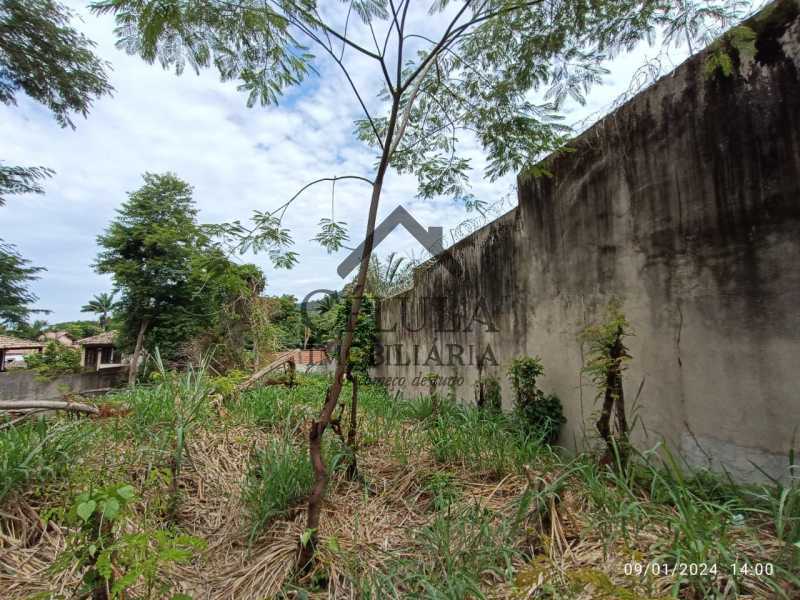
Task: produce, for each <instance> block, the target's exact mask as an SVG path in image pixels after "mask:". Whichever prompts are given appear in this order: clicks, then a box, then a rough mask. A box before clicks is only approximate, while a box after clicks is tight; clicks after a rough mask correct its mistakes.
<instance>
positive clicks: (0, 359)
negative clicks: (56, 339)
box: [0, 335, 44, 371]
mask: <svg viewBox="0 0 800 600" xmlns="http://www.w3.org/2000/svg"><path fill="white" fill-rule="evenodd" d="M43 348H44V344H43V343H41V342H33V341H31V340H23V339H20V338H15V337H11V336H9V335H0V371H5V370H6V367H7V366H22V365H21V364H17V363H23V362H24V357H25V355H26V354H30V353H31V352H41V351H42V349H43Z"/></svg>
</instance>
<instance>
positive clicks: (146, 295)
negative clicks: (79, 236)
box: [95, 173, 206, 383]
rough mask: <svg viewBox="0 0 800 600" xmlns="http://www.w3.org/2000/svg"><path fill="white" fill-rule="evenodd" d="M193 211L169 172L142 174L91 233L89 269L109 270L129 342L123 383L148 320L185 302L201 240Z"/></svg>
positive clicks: (185, 188)
mask: <svg viewBox="0 0 800 600" xmlns="http://www.w3.org/2000/svg"><path fill="white" fill-rule="evenodd" d="M196 215H197V210H196V209H195V207H194V203H193V201H192V188H191V186H190V185H189V184H188V183H186V182H185V181H182V180H180V179H178V178H177V177H176V176H175V175H173V174H171V173H167V174H164V175H156V174H153V173H145V174H144V185H143V186H142V187H141V188H139V189H138V190H136V191H135V192H132V193H130V194H129V195H128V200H127V201H126V202H125V203H124V204H123V205H122V208H120V209H119V210H118V211H117V217H116V219H115V220H114V221H113V222H112V223H111V225H110V226H109V227H108V229H106V231H105V232H104V233H103V234H102V235H100V236H99V237H98V238H97V242H98V244H99V245H100V247H101V251H100V253H99V254H98V257H97V262H96V263H95V269H96V270H97V272H98V273H107V274H111V275H112V276H113V278H114V285H115V286H116V289H117V290H119V291H120V292H121V295H122V299H121V300H120V312H121V314H122V315H123V316H124V323H123V328H122V332H121V333H122V343H123V345H125V346H128V347H131V346H132V347H133V356H132V359H131V365H130V373H129V383H133V382H134V380H135V378H136V373H137V369H138V366H139V357H140V355H141V352H142V347H143V345H144V336H145V334H146V333H147V331H148V328H149V327H150V326H151V324H152V323H153V321H154V320H156V319H161V320H162V321H163V320H164V319H165V318H169V316H174V314H175V311H176V310H177V309H179V308H181V307H184V306H186V305H187V304H191V300H192V291H193V290H192V287H193V286H192V285H191V284H190V280H191V276H192V260H193V258H195V252H196V249H197V248H200V247H202V246H203V245H205V243H206V237H205V235H204V234H203V233H202V232H201V230H200V228H199V227H198V225H197V222H196Z"/></svg>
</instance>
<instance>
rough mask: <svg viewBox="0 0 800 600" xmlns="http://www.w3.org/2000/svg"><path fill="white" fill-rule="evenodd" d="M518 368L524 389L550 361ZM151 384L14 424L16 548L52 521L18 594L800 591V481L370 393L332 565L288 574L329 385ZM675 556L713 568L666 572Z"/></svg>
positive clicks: (326, 555)
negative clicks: (575, 448)
mask: <svg viewBox="0 0 800 600" xmlns="http://www.w3.org/2000/svg"><path fill="white" fill-rule="evenodd" d="M206 364H207V363H206ZM517 365H518V368H517V369H516V372H517V373H518V375H520V376H524V375H525V374H531V373H537V374H538V373H539V372H540V370H541V369H540V367H539V366H537V364H535V361H533V362H532V361H531V360H523V361H522V362H520V363H517ZM155 373H157V375H155V376H154V381H153V382H152V383H150V384H148V385H139V386H137V387H134V388H132V389H130V390H126V391H124V392H121V393H118V394H116V395H114V396H112V397H109V398H108V401H109V407H110V408H111V409H113V410H111V411H109V412H110V413H111V414H112V415H115V416H110V417H108V418H105V419H101V420H99V421H95V422H87V421H77V422H76V421H67V420H64V421H58V420H57V421H53V422H51V423H50V424H48V423H47V422H45V421H44V420H38V421H24V422H21V423H17V424H14V425H13V426H10V427H6V428H4V429H2V430H0V457H2V460H0V468H2V473H0V476H1V478H0V481H2V482H3V483H4V487H3V488H2V495H0V504H2V506H0V511H2V512H3V513H4V514H5V513H7V514H9V515H12V517H13V518H12V517H1V518H0V531H2V533H3V534H4V535H5V536H7V537H8V538H10V539H14V540H16V539H19V536H21V535H23V534H22V533H21V532H22V531H23V530H22V529H20V525H19V523H20V522H24V520H25V519H31V518H32V517H30V516H28V517H26V516H25V515H26V514H29V512H30V511H33V512H32V514H33V515H40V516H41V518H43V519H45V521H51V522H53V523H56V524H58V527H59V528H58V529H53V530H52V531H50V532H49V533H48V535H47V536H46V537H42V538H40V539H38V541H36V542H35V543H34V545H33V546H32V547H31V546H25V545H23V544H22V543H21V542H20V543H19V544H18V545H15V544H12V545H11V548H10V550H9V552H7V553H6V554H5V555H4V558H3V560H4V561H5V562H4V566H5V567H6V568H7V569H11V571H10V572H16V571H15V569H17V568H21V567H18V565H22V564H27V563H26V562H25V561H33V564H35V565H38V566H39V567H40V568H50V569H51V572H52V573H53V579H52V580H51V581H48V580H43V579H41V578H38V579H36V578H30V579H25V578H24V577H23V576H19V575H18V576H17V579H18V580H20V581H23V582H24V584H23V585H21V587H19V588H14V589H15V591H14V593H13V594H11V595H9V596H8V597H10V598H22V597H29V596H30V595H32V594H35V593H43V592H46V591H47V590H48V589H51V586H62V585H63V586H65V588H64V589H66V590H75V591H77V590H80V589H87V587H88V588H91V587H92V586H97V585H98V583H102V584H103V585H107V586H108V589H109V590H110V592H111V596H112V597H113V595H114V594H120V595H121V594H122V592H123V590H127V592H126V593H127V594H128V596H129V597H130V595H131V594H133V593H134V591H135V594H136V595H137V596H136V597H145V598H147V597H152V598H162V597H169V596H170V594H174V593H177V592H179V591H180V590H182V589H187V587H186V586H188V587H191V586H192V585H194V584H195V583H196V582H198V581H202V582H203V583H202V585H203V589H204V590H207V591H208V593H210V594H211V597H212V598H222V597H225V596H226V594H227V596H228V597H229V596H230V595H231V593H232V592H231V590H232V589H234V590H239V592H238V593H240V594H242V595H251V596H252V597H269V596H272V595H280V594H281V593H285V594H287V595H289V594H299V595H301V596H302V595H303V594H309V595H310V594H314V593H318V594H322V595H325V594H327V590H328V589H329V587H330V586H335V590H336V591H335V592H334V593H333V594H332V595H333V596H334V597H350V596H351V595H354V596H357V597H375V598H377V597H380V598H385V597H389V598H400V597H404V598H405V597H412V598H413V597H420V598H422V597H424V598H452V599H454V600H455V599H457V598H459V599H460V598H464V597H475V598H483V597H497V596H500V597H525V596H526V595H529V594H530V597H534V598H548V597H558V598H589V597H615V598H642V599H644V598H670V597H675V598H683V597H713V596H714V595H720V594H724V593H727V594H729V597H733V596H732V594H740V595H747V594H749V595H752V596H755V597H777V598H787V599H788V598H792V597H794V596H795V595H796V594H797V593H798V591H800V577H798V575H797V573H798V572H800V546H798V543H800V486H798V483H797V481H796V480H794V481H792V482H787V483H785V484H783V485H779V484H777V483H776V484H774V485H759V486H739V485H735V484H733V483H732V482H731V481H729V480H728V479H727V478H726V477H724V476H720V475H715V474H712V473H710V472H706V471H692V470H690V469H689V468H688V467H686V466H685V465H682V464H681V463H680V462H679V461H678V460H677V459H676V458H675V457H673V456H672V455H670V453H669V452H668V451H666V449H663V448H661V449H657V451H650V452H636V451H634V450H632V451H631V453H630V456H629V460H628V461H627V462H626V463H625V464H624V465H622V466H614V467H612V465H608V464H601V463H600V462H599V461H598V460H597V456H596V455H593V454H579V455H577V456H570V455H568V454H566V453H562V452H561V451H560V450H558V449H557V448H554V447H551V446H549V445H547V444H546V443H544V441H543V439H542V436H541V435H537V434H536V432H534V431H531V430H530V428H529V427H528V426H527V424H526V423H524V422H523V421H522V420H521V419H520V418H519V415H518V414H517V413H515V412H512V413H509V414H503V413H500V412H497V411H488V410H484V409H480V408H465V407H462V406H459V405H457V404H454V403H453V402H452V401H451V400H449V399H446V398H438V399H437V401H436V402H435V403H434V402H433V401H432V399H431V398H429V397H423V398H419V399H416V400H413V401H407V400H399V399H396V398H394V397H392V396H390V395H389V394H387V393H386V391H385V390H383V389H382V388H380V387H375V386H370V385H362V386H361V387H360V393H359V405H360V409H361V411H362V413H361V415H362V416H361V419H360V420H359V424H358V427H359V436H358V439H359V450H358V452H359V473H360V476H361V478H360V479H357V480H351V479H349V478H348V477H347V474H346V468H345V467H346V465H347V460H345V458H346V453H347V449H346V448H345V446H344V445H343V444H342V443H341V441H340V440H339V438H338V437H335V436H329V439H327V440H325V445H324V448H323V452H324V454H325V456H326V457H327V459H328V461H329V462H330V464H331V466H332V468H331V471H330V472H331V475H330V477H331V481H330V485H329V491H328V493H327V496H326V499H325V506H326V512H328V513H329V515H330V516H329V518H328V519H326V520H325V521H323V522H322V523H321V528H320V530H319V532H318V536H319V543H318V547H317V553H318V558H319V560H318V561H316V563H315V564H314V565H313V566H312V567H310V570H309V571H307V572H302V571H295V570H294V562H295V560H296V556H297V544H298V540H300V539H301V538H302V537H306V538H308V535H309V534H308V532H307V531H306V530H305V528H304V527H303V526H302V521H303V513H304V508H305V505H304V502H305V499H306V498H307V495H308V492H309V489H310V487H311V485H312V484H313V474H312V471H311V469H310V464H309V453H308V451H307V449H306V446H305V440H306V436H307V429H306V427H305V426H304V424H305V423H307V421H308V419H309V418H311V417H312V416H313V415H314V414H315V412H316V410H317V409H318V407H319V404H320V403H321V399H322V397H323V394H324V392H325V389H326V387H327V385H328V383H329V382H328V380H327V379H326V378H324V377H316V376H314V377H311V376H304V377H301V378H300V381H299V385H297V386H296V387H294V388H287V387H284V386H268V387H263V388H260V389H255V390H252V391H248V392H244V393H242V394H241V395H238V396H231V397H230V398H229V399H228V400H226V401H225V402H224V403H222V402H221V401H220V400H219V398H218V397H216V396H215V395H214V392H213V389H214V379H213V378H209V377H208V375H207V372H206V371H204V367H203V365H200V367H198V368H196V369H193V370H190V371H188V372H185V373H172V372H170V371H168V370H166V369H164V368H163V367H162V368H161V369H156V371H155ZM521 383H522V385H527V384H526V383H524V382H521ZM348 385H349V384H348ZM531 389H533V388H531ZM345 393H347V390H345ZM114 411H116V412H114ZM32 449H33V451H32ZM176 462H177V463H178V464H180V468H179V469H175V468H174V466H175V464H176ZM6 482H8V483H6ZM125 482H130V484H128V483H125ZM45 485H47V490H48V491H47V494H43V491H44V490H45V487H44V486H45ZM176 490H177V491H178V496H176ZM134 491H135V494H134ZM12 497H13V499H12ZM178 497H179V498H180V502H179V503H177V504H176V502H175V499H176V498H178ZM90 509H91V510H90ZM19 511H22V512H19ZM109 511H110V512H109ZM102 515H105V517H103V518H102V521H103V522H104V523H105V524H104V525H103V526H102V527H100V528H98V527H97V525H98V523H100V520H101V519H100V518H101V516H102ZM106 517H107V518H106ZM36 518H37V519H38V518H40V517H36ZM123 523H124V524H125V525H124V527H123ZM26 531H27V530H26ZM204 545H207V549H206V550H204V549H203V546H204ZM63 548H66V550H62V549H63ZM223 548H224V549H225V550H224V551H221V550H220V549H223ZM56 556H58V558H57V559H56V560H55V561H54V557H56ZM254 561H255V562H254ZM177 563H180V568H179V569H176V568H175V565H176V564H177ZM677 563H686V564H690V563H697V564H705V565H707V566H709V565H711V564H712V563H713V564H714V565H716V569H715V571H716V573H715V574H709V573H706V574H705V575H701V574H700V573H699V572H696V571H694V570H693V571H691V572H689V571H687V572H686V573H683V574H682V573H680V572H677V573H666V572H663V573H662V572H655V573H654V571H653V569H659V568H661V566H663V565H673V564H677ZM767 564H768V565H769V567H768V568H769V569H770V572H771V573H772V574H771V575H767V574H765V573H764V572H763V569H765V568H767V567H765V565H767ZM109 565H111V568H110V570H109ZM758 565H761V566H758ZM75 566H78V568H77V569H76V568H74V567H75ZM637 569H638V572H637ZM757 569H761V571H758V572H760V573H761V574H760V575H756V573H757ZM20 572H21V571H20ZM1 577H2V575H0V578H1ZM0 581H2V579H0ZM193 582H194V583H193ZM726 589H727V590H728V591H727V592H723V590H726ZM148 594H149V596H148Z"/></svg>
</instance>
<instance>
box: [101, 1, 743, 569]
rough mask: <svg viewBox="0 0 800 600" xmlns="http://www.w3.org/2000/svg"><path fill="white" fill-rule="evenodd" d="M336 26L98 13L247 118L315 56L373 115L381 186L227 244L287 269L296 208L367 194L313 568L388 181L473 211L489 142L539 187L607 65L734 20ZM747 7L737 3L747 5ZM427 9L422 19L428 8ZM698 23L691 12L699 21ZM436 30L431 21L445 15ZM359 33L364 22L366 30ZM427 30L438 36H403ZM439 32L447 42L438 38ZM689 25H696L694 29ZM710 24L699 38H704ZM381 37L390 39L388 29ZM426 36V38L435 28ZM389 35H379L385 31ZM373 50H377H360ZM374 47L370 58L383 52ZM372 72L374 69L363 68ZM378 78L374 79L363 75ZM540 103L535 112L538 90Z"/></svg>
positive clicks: (440, 10) (658, 7) (585, 18)
mask: <svg viewBox="0 0 800 600" xmlns="http://www.w3.org/2000/svg"><path fill="white" fill-rule="evenodd" d="M346 5H347V10H346V11H342V13H343V14H342V16H341V18H340V19H336V18H335V17H331V18H326V17H323V16H322V15H321V13H320V11H319V10H318V9H317V5H316V3H315V2H313V1H312V0H270V1H266V2H265V1H263V0H238V1H236V2H229V1H222V0H221V1H217V2H208V1H204V0H203V1H201V0H195V1H191V0H180V1H179V0H149V1H148V0H102V1H100V2H97V3H96V4H94V7H95V9H96V10H97V11H99V12H111V13H114V14H115V15H116V19H117V24H118V27H117V35H118V39H119V41H118V44H119V45H120V46H121V47H122V48H124V49H126V50H127V51H128V52H129V53H132V54H139V55H140V56H142V58H144V59H145V60H146V61H148V62H151V63H152V62H154V61H156V60H159V61H160V63H161V64H162V65H163V66H164V67H174V68H175V70H176V72H177V73H181V72H182V71H183V69H184V67H185V65H186V64H187V63H188V64H189V65H191V66H192V67H193V68H194V69H195V70H199V69H200V68H203V67H210V66H213V67H216V68H217V70H218V71H219V73H220V76H221V78H222V79H223V80H234V79H238V80H239V82H240V88H241V89H242V90H243V91H245V92H247V93H248V105H253V104H255V103H256V102H260V103H262V104H271V103H274V102H276V101H277V98H278V96H279V95H280V94H281V93H282V92H283V90H284V89H285V88H287V87H289V86H292V85H295V84H298V83H300V82H301V81H302V80H303V79H304V78H305V77H306V76H307V75H308V74H309V73H312V72H316V69H315V66H314V62H315V60H316V57H315V56H314V55H312V54H311V53H310V52H309V50H308V48H310V47H313V48H315V49H316V50H318V51H319V52H321V53H322V54H323V55H325V56H326V57H327V58H328V59H329V61H331V62H332V63H333V64H335V65H336V66H338V67H340V68H341V71H342V74H343V75H344V79H345V80H346V82H347V85H349V86H350V88H351V90H352V92H353V94H354V97H355V100H356V101H357V102H358V104H359V106H360V107H361V110H362V111H363V115H364V118H363V119H362V120H361V121H360V122H359V123H358V127H357V135H358V137H359V138H360V139H362V140H364V141H365V142H366V143H368V144H370V145H371V146H372V147H373V148H374V149H375V152H376V155H377V160H376V166H375V170H374V173H372V174H370V176H363V175H361V174H353V175H344V176H333V177H321V178H319V179H316V180H314V181H312V182H311V183H309V184H307V185H306V186H304V187H303V188H302V189H301V190H300V191H299V192H298V193H297V194H296V195H295V196H294V197H293V198H291V199H289V200H288V201H287V202H286V203H284V204H283V205H281V206H280V207H279V208H278V209H277V210H273V211H268V212H264V211H257V212H255V213H254V217H253V227H250V228H248V227H245V226H244V225H242V224H241V223H239V222H234V223H231V224H230V225H229V226H228V227H226V228H224V233H226V234H227V235H229V236H230V237H232V238H239V239H240V241H241V244H240V246H241V249H242V251H244V250H246V249H255V250H267V251H269V252H270V256H271V257H272V258H273V261H274V262H275V264H276V266H291V265H292V264H293V263H294V262H295V261H296V260H297V257H296V253H294V252H292V251H290V250H288V248H289V247H290V246H291V243H292V240H291V236H290V234H289V232H288V231H287V230H286V229H285V228H283V227H282V225H281V218H282V216H283V214H285V212H286V210H287V207H288V206H289V205H290V204H291V203H292V201H293V200H294V199H295V198H297V197H298V196H299V195H300V194H301V193H302V192H303V191H304V190H305V189H307V188H309V187H310V186H312V185H315V184H318V183H322V182H330V183H331V186H332V188H333V187H334V186H335V185H336V183H337V182H339V181H342V180H355V181H361V182H364V183H367V184H368V185H369V186H370V188H371V193H370V200H369V205H368V209H367V230H366V236H365V242H364V245H363V251H362V257H361V263H360V266H359V270H358V274H357V276H356V281H355V286H354V290H353V297H352V304H351V311H350V315H349V317H348V327H347V331H346V333H345V335H344V337H343V340H342V345H341V357H342V360H340V361H339V362H338V364H337V371H336V374H335V376H334V380H333V383H332V385H331V386H330V388H329V389H328V391H327V394H326V397H325V402H324V405H323V408H322V410H321V412H320V415H319V418H318V419H317V420H316V421H314V422H312V424H311V427H310V432H309V446H310V453H311V459H312V465H313V468H314V473H315V484H314V487H313V490H312V493H311V495H310V498H309V506H308V520H307V536H304V537H307V538H308V539H309V543H307V544H304V551H303V552H302V553H301V557H300V560H301V562H305V561H307V560H309V559H310V558H311V556H312V552H313V547H314V543H315V540H316V537H315V535H316V531H317V529H318V526H319V517H320V511H321V506H322V505H321V502H322V496H323V493H324V491H325V488H326V485H327V477H328V475H327V470H326V466H325V462H324V460H323V457H322V454H321V447H322V444H321V440H322V436H323V434H324V432H325V430H326V428H327V427H328V426H329V424H330V422H331V417H332V414H333V411H334V410H335V408H336V406H337V403H338V399H339V395H340V393H341V389H342V381H343V376H344V374H345V369H346V365H347V364H348V357H349V353H350V347H351V345H352V341H353V331H354V328H355V325H356V323H357V319H358V314H359V311H360V308H361V301H362V297H363V295H364V290H365V285H366V281H367V274H368V271H369V265H370V258H371V256H372V249H373V232H374V229H375V221H376V217H377V213H378V206H379V204H380V199H381V192H382V189H383V184H384V180H385V177H386V175H387V172H388V171H389V170H390V168H392V169H394V170H396V171H398V172H401V173H404V172H407V173H413V174H415V175H416V176H417V179H418V182H419V194H420V196H422V197H423V198H431V197H434V196H438V195H448V196H451V197H455V198H461V199H463V200H464V201H465V204H466V206H467V208H468V209H469V208H475V207H476V205H477V204H479V203H477V202H476V201H475V199H474V198H472V197H471V196H470V195H469V193H468V175H469V171H470V168H471V165H470V161H469V159H468V158H467V157H466V156H464V155H459V153H458V150H459V147H460V146H459V136H461V137H463V136H464V135H465V134H466V135H470V136H472V137H473V138H474V139H477V140H478V142H479V143H480V144H481V145H482V147H483V148H484V150H485V151H486V154H487V157H488V167H487V170H486V175H487V176H488V177H489V178H490V179H494V178H497V177H499V176H501V175H503V174H505V173H507V172H509V171H520V170H523V169H524V170H526V171H527V172H528V173H530V174H531V175H542V174H544V171H543V169H542V168H541V167H538V166H536V165H537V162H538V159H539V158H540V157H541V156H542V154H543V153H544V152H550V151H553V150H558V149H560V148H561V147H563V145H564V143H565V141H566V139H567V135H568V131H567V129H566V128H565V127H563V126H562V125H560V124H559V123H558V121H557V119H558V117H559V116H560V115H559V110H560V108H561V107H562V105H563V102H564V100H565V99H566V98H568V97H572V98H574V99H576V100H579V101H582V100H583V98H584V95H585V94H586V92H587V91H588V90H589V88H590V87H591V86H592V85H594V84H596V83H598V82H599V81H600V79H601V76H602V74H603V73H604V72H605V70H604V69H603V66H602V62H603V61H604V60H605V59H606V58H607V57H608V56H609V55H610V54H613V53H615V52H618V51H620V50H625V49H630V48H632V47H633V46H634V45H635V44H636V43H637V42H638V41H639V40H641V39H644V38H647V39H653V38H654V33H655V32H656V31H657V29H658V28H659V27H660V28H661V29H662V30H664V31H665V32H666V34H665V36H664V39H665V41H666V42H667V43H670V42H672V41H673V40H674V39H675V38H676V37H677V36H679V35H682V34H683V33H684V32H685V33H686V35H689V36H692V35H693V34H695V33H696V32H697V31H698V30H699V29H702V28H703V27H705V26H706V24H707V23H709V22H712V21H713V22H715V23H717V24H721V25H727V24H728V23H729V22H730V21H729V19H730V18H731V14H730V11H729V10H727V9H726V7H725V6H724V4H723V3H722V2H721V1H716V0H708V1H707V2H703V3H697V4H688V3H683V2H681V3H667V2H664V1H663V0H480V1H479V0H461V1H458V2H457V1H449V0H437V1H435V2H434V3H433V5H432V6H430V5H429V6H425V7H424V10H426V11H428V12H429V13H430V15H420V16H421V17H422V18H420V19H413V18H412V19H408V12H409V10H410V7H411V2H410V0H398V1H397V2H394V0H349V1H348V2H346ZM737 7H738V5H737ZM420 8H423V7H420ZM686 11H694V13H695V14H696V15H697V18H694V16H693V15H692V16H689V17H687V16H686V15H685V13H686ZM431 15H432V16H433V17H435V19H436V20H435V21H434V18H433V17H432V16H431ZM357 21H360V26H359V25H358V23H357ZM412 22H424V23H425V25H426V32H425V34H423V33H414V32H410V31H408V30H407V26H409V24H410V23H412ZM436 22H438V23H440V25H441V28H440V33H439V34H438V35H435V36H431V35H430V34H429V33H428V32H427V29H428V28H432V26H433V25H434V24H435V23H436ZM682 23H692V24H693V25H692V27H691V28H689V29H687V28H686V27H685V26H683V25H682ZM697 23H700V24H701V26H699V27H698V26H697ZM376 26H377V27H378V28H379V29H378V31H377V32H376ZM428 26H430V27H428ZM381 27H382V29H380V28H381ZM362 40H366V41H362ZM373 44H374V47H373ZM345 55H347V61H349V60H350V59H351V58H355V59H356V60H357V61H360V62H359V63H358V64H360V65H363V64H364V63H366V64H368V65H370V66H371V67H372V68H373V71H372V73H373V74H374V75H375V78H374V79H373V82H377V83H376V85H375V87H374V89H373V90H372V91H373V92H375V93H379V94H380V99H381V100H382V104H381V106H380V108H379V110H382V111H383V114H384V116H378V115H377V111H376V110H375V108H374V106H373V107H372V108H370V106H368V103H367V101H366V100H365V98H366V97H367V96H366V95H365V94H364V93H363V92H364V90H363V89H360V88H359V86H358V85H357V84H356V78H354V77H353V73H352V71H351V69H350V67H349V66H348V65H349V64H350V63H348V62H347V61H346V60H345ZM362 68H363V67H362ZM367 68H369V67H367ZM536 91H544V92H545V97H544V99H543V100H542V101H537V102H535V101H534V100H533V98H535V96H534V94H533V93H532V92H536ZM320 226H321V232H320V235H319V236H317V239H318V241H320V242H321V243H322V244H323V246H325V247H326V248H327V249H328V250H329V251H333V250H337V249H338V248H340V247H341V245H342V243H343V241H344V240H345V239H346V238H347V232H346V229H345V224H343V223H341V222H337V221H335V220H334V218H333V215H331V218H325V219H322V220H321V221H320Z"/></svg>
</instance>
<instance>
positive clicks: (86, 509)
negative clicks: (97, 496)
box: [75, 500, 97, 522]
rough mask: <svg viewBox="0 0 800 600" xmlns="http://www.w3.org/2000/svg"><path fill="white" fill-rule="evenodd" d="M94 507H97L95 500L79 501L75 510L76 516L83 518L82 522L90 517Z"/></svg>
mask: <svg viewBox="0 0 800 600" xmlns="http://www.w3.org/2000/svg"><path fill="white" fill-rule="evenodd" d="M95 508H97V502H95V501H94V500H87V501H86V502H81V503H80V504H78V508H77V509H76V510H75V512H77V513H78V516H79V517H80V518H81V519H83V521H84V522H86V521H88V520H89V519H90V518H91V516H92V513H93V512H94V509H95Z"/></svg>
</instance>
